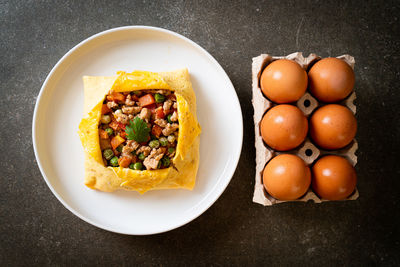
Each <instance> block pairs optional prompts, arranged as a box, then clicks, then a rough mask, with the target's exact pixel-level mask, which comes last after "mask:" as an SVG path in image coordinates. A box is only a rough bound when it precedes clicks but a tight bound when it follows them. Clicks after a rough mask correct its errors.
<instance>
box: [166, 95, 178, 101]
mask: <svg viewBox="0 0 400 267" xmlns="http://www.w3.org/2000/svg"><path fill="white" fill-rule="evenodd" d="M167 98H168V99H171V100H172V101H176V95H175V94H170V95H169V96H167Z"/></svg>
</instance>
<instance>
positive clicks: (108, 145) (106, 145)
mask: <svg viewBox="0 0 400 267" xmlns="http://www.w3.org/2000/svg"><path fill="white" fill-rule="evenodd" d="M99 141H100V149H101V150H104V149H107V148H111V143H110V139H109V138H107V139H101V138H100V140H99Z"/></svg>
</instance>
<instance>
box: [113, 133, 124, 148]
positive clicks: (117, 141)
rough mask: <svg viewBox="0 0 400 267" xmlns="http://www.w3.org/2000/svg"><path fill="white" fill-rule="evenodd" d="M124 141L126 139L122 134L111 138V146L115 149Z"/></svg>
mask: <svg viewBox="0 0 400 267" xmlns="http://www.w3.org/2000/svg"><path fill="white" fill-rule="evenodd" d="M123 142H125V139H124V138H122V137H121V136H119V135H117V136H114V137H113V138H112V139H111V146H112V148H113V149H116V148H117V147H118V146H119V145H120V144H122V143H123Z"/></svg>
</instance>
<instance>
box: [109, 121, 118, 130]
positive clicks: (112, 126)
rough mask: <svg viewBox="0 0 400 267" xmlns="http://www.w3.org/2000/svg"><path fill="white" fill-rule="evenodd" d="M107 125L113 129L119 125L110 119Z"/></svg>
mask: <svg viewBox="0 0 400 267" xmlns="http://www.w3.org/2000/svg"><path fill="white" fill-rule="evenodd" d="M108 126H110V127H111V128H112V129H113V130H114V131H116V130H117V129H118V127H119V124H118V122H116V121H112V122H110V124H108Z"/></svg>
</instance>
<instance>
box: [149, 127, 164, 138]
mask: <svg viewBox="0 0 400 267" xmlns="http://www.w3.org/2000/svg"><path fill="white" fill-rule="evenodd" d="M151 133H152V134H153V135H154V136H156V137H157V138H159V137H160V135H161V133H162V128H161V127H160V126H158V125H154V126H153V128H152V129H151Z"/></svg>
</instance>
